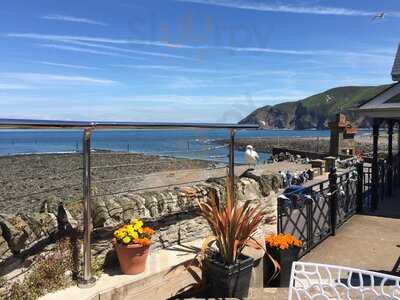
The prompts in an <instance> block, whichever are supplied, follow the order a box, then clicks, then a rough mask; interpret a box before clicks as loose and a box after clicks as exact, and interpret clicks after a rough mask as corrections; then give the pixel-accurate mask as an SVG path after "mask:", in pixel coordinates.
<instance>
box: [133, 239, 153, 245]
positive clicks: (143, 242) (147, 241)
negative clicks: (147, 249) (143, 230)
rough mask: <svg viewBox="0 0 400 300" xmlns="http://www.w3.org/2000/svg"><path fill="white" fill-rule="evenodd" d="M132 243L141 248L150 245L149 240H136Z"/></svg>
mask: <svg viewBox="0 0 400 300" xmlns="http://www.w3.org/2000/svg"><path fill="white" fill-rule="evenodd" d="M134 242H135V244H139V245H142V246H148V245H150V240H149V239H148V238H142V239H136V240H135V241H134Z"/></svg>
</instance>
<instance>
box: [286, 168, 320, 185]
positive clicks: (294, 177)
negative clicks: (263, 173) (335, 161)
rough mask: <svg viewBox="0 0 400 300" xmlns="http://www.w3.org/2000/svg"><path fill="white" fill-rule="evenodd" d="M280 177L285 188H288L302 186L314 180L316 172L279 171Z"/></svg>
mask: <svg viewBox="0 0 400 300" xmlns="http://www.w3.org/2000/svg"><path fill="white" fill-rule="evenodd" d="M279 175H280V176H281V178H282V182H283V188H286V187H289V186H291V185H302V184H304V183H306V182H307V181H308V180H312V179H313V178H314V171H313V169H308V170H304V171H295V172H291V171H289V170H287V171H279Z"/></svg>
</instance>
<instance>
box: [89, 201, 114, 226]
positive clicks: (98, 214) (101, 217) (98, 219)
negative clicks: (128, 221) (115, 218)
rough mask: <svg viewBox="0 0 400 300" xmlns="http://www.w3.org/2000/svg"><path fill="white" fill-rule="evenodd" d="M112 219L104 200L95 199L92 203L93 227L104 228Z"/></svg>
mask: <svg viewBox="0 0 400 300" xmlns="http://www.w3.org/2000/svg"><path fill="white" fill-rule="evenodd" d="M109 218H110V215H109V214H108V210H107V207H106V204H105V202H104V200H103V198H100V197H94V198H93V202H92V219H93V226H94V227H95V228H97V227H103V226H104V224H105V223H106V221H107V220H108V219H109Z"/></svg>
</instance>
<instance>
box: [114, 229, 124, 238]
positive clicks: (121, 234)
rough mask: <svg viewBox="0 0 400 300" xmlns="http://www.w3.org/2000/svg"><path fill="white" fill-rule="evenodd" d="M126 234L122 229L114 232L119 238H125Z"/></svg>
mask: <svg viewBox="0 0 400 300" xmlns="http://www.w3.org/2000/svg"><path fill="white" fill-rule="evenodd" d="M125 235H126V234H125V232H123V231H121V230H117V231H115V232H114V236H115V237H116V238H117V239H123V238H124V237H125Z"/></svg>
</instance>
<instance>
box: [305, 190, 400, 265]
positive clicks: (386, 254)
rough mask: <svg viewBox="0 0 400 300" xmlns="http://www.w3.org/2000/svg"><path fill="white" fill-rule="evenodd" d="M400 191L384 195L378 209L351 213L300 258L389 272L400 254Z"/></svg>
mask: <svg viewBox="0 0 400 300" xmlns="http://www.w3.org/2000/svg"><path fill="white" fill-rule="evenodd" d="M399 192H400V191H399V190H397V191H394V193H393V195H394V196H393V197H391V198H385V199H384V200H383V201H382V202H381V203H379V207H378V209H377V210H376V211H375V212H373V213H369V214H364V215H356V216H353V217H352V218H351V219H350V220H349V221H348V222H347V223H345V224H344V225H343V226H342V227H341V228H340V229H339V230H338V231H337V233H336V236H334V237H329V238H328V239H327V240H325V241H324V242H322V243H321V244H320V245H319V246H317V247H316V248H315V249H314V250H312V251H311V252H310V253H309V254H307V255H306V256H305V257H303V259H302V260H303V261H308V262H319V263H326V264H335V265H343V266H349V267H356V268H361V269H367V270H374V271H386V272H391V271H393V270H394V269H398V268H397V262H398V260H399V257H400V230H399V229H400V196H399V195H398V193H399Z"/></svg>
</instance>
